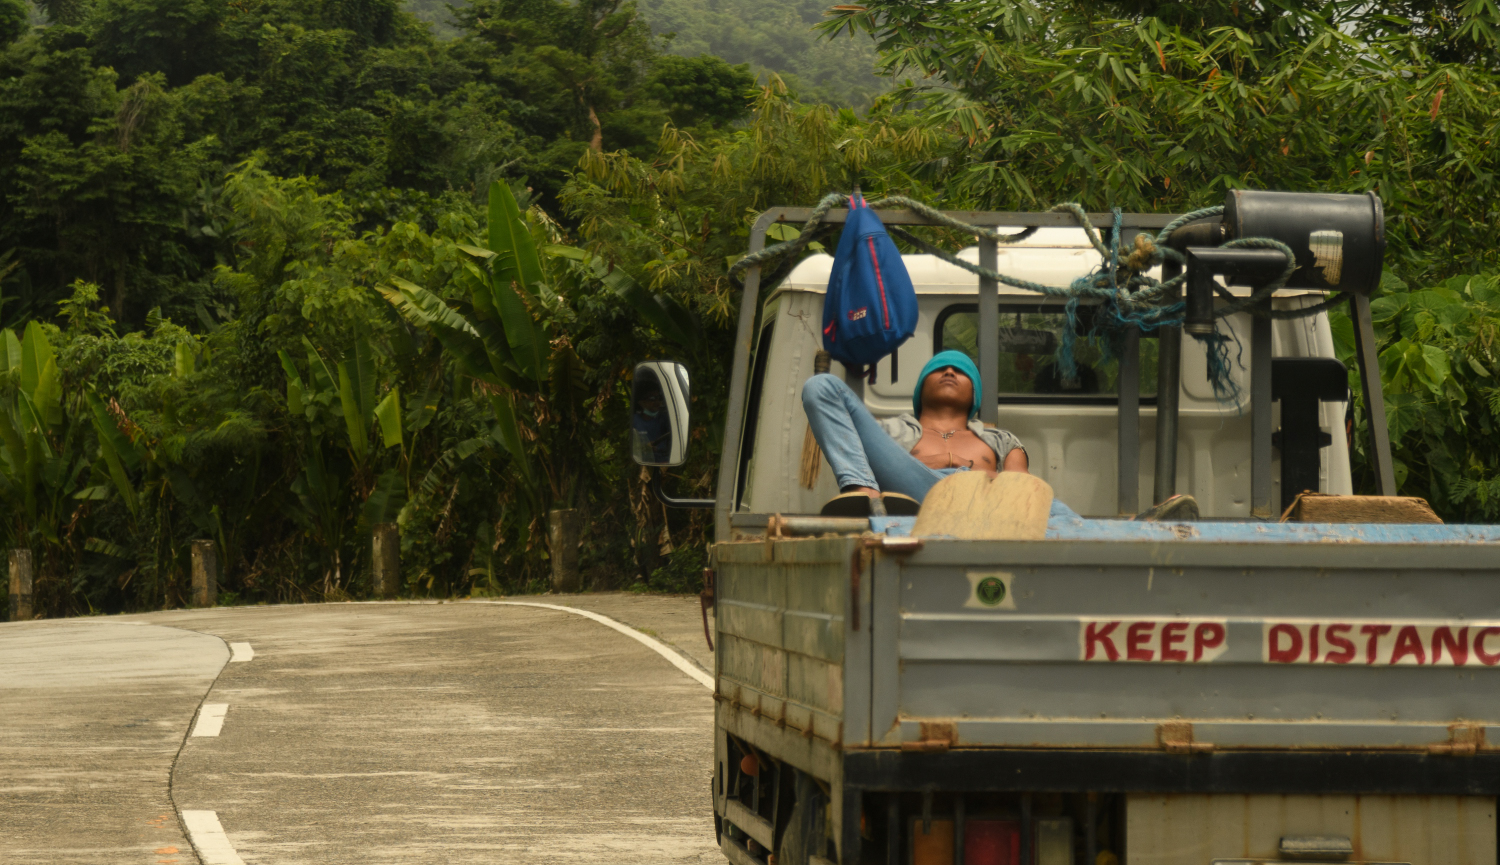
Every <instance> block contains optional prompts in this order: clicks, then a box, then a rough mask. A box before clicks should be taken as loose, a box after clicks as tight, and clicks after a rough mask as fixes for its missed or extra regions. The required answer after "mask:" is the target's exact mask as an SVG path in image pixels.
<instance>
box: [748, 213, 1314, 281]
mask: <svg viewBox="0 0 1500 865" xmlns="http://www.w3.org/2000/svg"><path fill="white" fill-rule="evenodd" d="M996 230H997V231H999V232H1001V233H1002V234H1013V233H1016V232H1019V231H1020V230H1021V229H1019V228H1006V227H1003V226H1002V227H999V228H997V229H996ZM1125 236H1126V237H1127V238H1129V237H1131V236H1132V235H1131V234H1130V233H1129V232H1127V233H1126V235H1125ZM958 257H959V258H961V259H963V260H964V261H968V262H972V263H974V264H978V263H979V249H978V248H977V247H973V246H971V247H969V248H967V249H964V250H961V251H959V253H958ZM901 258H902V260H903V261H904V262H905V263H906V272H907V273H908V274H910V275H911V281H912V285H913V286H914V287H915V288H916V290H917V294H949V295H951V294H978V293H979V277H978V276H975V275H974V274H973V273H970V272H969V271H967V270H964V269H963V268H961V267H958V266H957V265H953V264H949V263H948V262H946V261H944V260H942V259H941V258H938V257H937V256H935V255H927V254H921V255H910V254H908V255H903V256H902V257H901ZM996 262H997V266H996V270H998V271H999V272H1000V273H1003V274H1005V275H1007V276H1014V277H1017V278H1020V279H1025V280H1029V281H1031V282H1038V283H1041V284H1043V285H1053V286H1058V287H1060V288H1067V287H1068V286H1069V285H1070V284H1072V282H1073V280H1075V279H1077V278H1078V277H1080V276H1087V275H1088V274H1089V273H1091V272H1092V271H1094V270H1096V269H1098V267H1099V253H1098V252H1096V251H1094V248H1093V246H1091V245H1090V244H1089V241H1088V237H1087V236H1085V235H1084V233H1083V229H1081V228H1042V229H1038V230H1037V232H1036V233H1035V234H1033V235H1032V236H1030V237H1028V238H1026V239H1025V240H1023V241H1021V242H1019V243H1015V244H1007V245H1003V246H1001V247H1000V248H999V250H997V256H996ZM832 271H833V256H831V255H828V254H826V253H818V254H815V255H810V256H808V257H807V258H806V259H804V260H803V261H802V262H801V263H799V264H798V265H797V266H796V267H795V268H793V269H792V272H791V274H789V275H788V276H787V278H786V280H785V281H783V282H782V284H781V285H780V286H779V287H778V288H777V291H778V292H780V291H808V292H815V293H817V294H822V293H823V292H824V291H826V290H827V289H828V277H829V274H830V273H832ZM1150 274H1151V276H1153V277H1155V278H1157V279H1160V278H1161V268H1159V267H1158V268H1153V269H1152V270H1151V271H1150ZM1221 282H1222V281H1221ZM1230 291H1231V292H1233V293H1234V294H1237V295H1248V294H1250V292H1251V289H1249V288H1244V287H1241V286H1233V287H1232V288H1231V289H1230ZM999 293H1000V294H1001V295H1022V296H1025V297H1040V295H1038V294H1037V293H1036V292H1032V291H1027V290H1026V289H1024V288H1014V287H1012V286H1009V285H1004V284H1002V285H1001V286H1000V292H999ZM1306 293H1307V292H1304V291H1293V290H1286V289H1283V290H1282V291H1279V292H1277V296H1286V295H1295V294H1306Z"/></svg>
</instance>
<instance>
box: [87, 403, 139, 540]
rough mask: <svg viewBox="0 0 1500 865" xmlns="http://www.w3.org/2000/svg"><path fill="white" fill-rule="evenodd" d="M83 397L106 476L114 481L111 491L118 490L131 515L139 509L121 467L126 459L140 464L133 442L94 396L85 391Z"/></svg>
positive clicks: (132, 485)
mask: <svg viewBox="0 0 1500 865" xmlns="http://www.w3.org/2000/svg"><path fill="white" fill-rule="evenodd" d="M84 398H85V399H87V400H88V404H89V412H90V414H91V415H92V419H93V422H94V431H95V432H97V433H98V434H99V452H100V453H101V454H102V455H103V456H104V464H105V465H106V466H107V467H108V468H109V479H110V480H111V481H113V482H114V484H115V491H116V492H118V493H119V494H120V501H122V502H124V503H125V509H126V510H128V511H130V515H131V516H132V517H133V516H136V515H137V514H138V513H139V512H140V502H139V500H138V499H137V498H136V494H135V485H134V484H132V483H131V482H130V475H129V473H127V472H126V470H125V463H126V462H127V460H129V461H131V462H132V463H133V466H132V467H134V466H139V465H140V457H139V456H138V455H137V454H136V452H135V445H133V444H132V443H131V441H130V439H128V438H126V437H125V434H124V433H122V432H120V428H119V427H118V426H116V425H115V421H114V418H112V417H110V415H109V411H108V409H106V408H105V407H104V403H102V402H100V401H99V398H98V397H96V396H94V395H93V394H91V393H86V394H84Z"/></svg>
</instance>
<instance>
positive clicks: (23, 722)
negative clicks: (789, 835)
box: [0, 595, 723, 865]
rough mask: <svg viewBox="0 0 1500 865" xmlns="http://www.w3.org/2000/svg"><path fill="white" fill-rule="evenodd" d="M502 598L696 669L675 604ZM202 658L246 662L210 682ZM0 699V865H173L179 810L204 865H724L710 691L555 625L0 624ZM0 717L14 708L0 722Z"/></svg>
mask: <svg viewBox="0 0 1500 865" xmlns="http://www.w3.org/2000/svg"><path fill="white" fill-rule="evenodd" d="M523 600H536V601H543V602H547V603H559V602H564V603H567V604H572V605H578V606H583V607H588V608H594V609H598V610H600V611H601V612H604V613H605V614H607V615H610V616H613V617H615V618H617V619H620V620H621V621H624V622H626V623H628V624H630V625H632V626H635V627H638V628H640V629H641V630H642V631H645V632H649V633H652V634H655V635H657V636H659V637H661V638H662V639H663V640H664V641H667V642H671V643H676V644H678V645H679V646H680V647H681V648H682V649H683V650H684V653H685V654H688V655H689V656H697V658H696V659H697V660H698V661H699V662H704V661H708V660H709V656H708V653H707V651H706V646H704V645H703V644H702V626H701V624H700V623H699V621H698V613H697V606H696V600H695V599H683V598H662V597H648V596H628V595H619V596H609V595H604V596H576V597H572V598H566V599H559V598H556V597H549V598H535V599H523ZM124 621H133V622H140V623H141V624H136V625H130V624H124V623H123V622H124ZM226 642H227V643H248V644H249V645H250V648H251V650H252V651H253V653H254V657H253V659H252V660H250V661H248V662H244V663H238V662H231V663H225V661H226V660H227V658H228V657H229V651H228V650H227V648H226V645H225V644H226ZM242 654H243V651H242ZM16 670H20V671H21V673H20V674H19V675H16V674H15V672H14V671H16ZM57 671H70V672H68V673H67V675H66V676H60V677H59V676H57V675H56V674H57ZM215 674H217V679H215V678H214V676H215ZM0 701H3V702H0V705H3V706H5V709H4V711H3V716H0V717H3V720H0V798H3V799H4V803H3V807H0V814H3V816H0V862H11V861H16V862H90V863H94V862H99V863H106V862H107V863H114V862H121V863H127V862H128V863H138V862H149V863H156V865H188V863H192V862H194V861H195V857H194V853H193V848H192V847H191V846H189V845H188V844H187V843H186V841H185V839H184V833H183V831H182V830H181V829H180V828H179V824H178V816H177V815H178V813H179V812H195V811H211V812H213V813H214V815H216V818H217V820H218V823H219V824H220V825H221V826H222V828H223V830H224V832H225V836H224V838H225V840H227V842H228V846H229V847H232V848H233V852H232V853H229V854H224V853H222V852H221V853H213V852H212V851H207V852H205V856H204V861H208V862H213V861H215V857H221V856H224V855H229V856H238V857H239V858H240V859H241V860H242V861H243V862H245V863H249V865H260V863H268V865H269V863H277V865H298V863H318V865H324V863H344V862H348V863H355V862H358V863H406V862H418V861H421V862H428V861H441V862H454V863H457V862H485V863H509V862H516V863H520V862H525V863H551V862H570V863H571V862H589V863H597V862H611V863H630V862H640V863H674V862H713V863H717V862H721V861H723V860H722V856H721V854H720V853H719V852H718V850H717V848H716V846H715V844H714V837H713V824H712V815H711V811H710V805H709V790H708V786H709V772H710V768H711V764H712V739H711V733H712V705H713V704H712V700H711V698H710V695H709V692H708V690H707V689H706V688H704V687H703V686H702V685H701V684H700V683H699V682H697V681H695V680H694V679H692V678H689V677H688V676H687V675H684V674H683V672H681V671H680V670H678V669H677V668H675V667H673V666H672V665H671V664H669V663H668V662H667V661H666V660H664V659H663V658H662V657H660V656H659V655H657V654H656V653H654V652H652V651H651V650H650V649H648V648H647V647H645V646H642V645H641V644H639V643H637V642H635V641H634V640H632V639H630V638H628V637H626V636H623V635H621V634H618V633H616V632H614V631H611V630H609V629H608V628H606V627H605V626H603V625H600V624H598V623H596V622H592V621H589V620H587V619H584V618H581V617H579V616H576V615H573V614H570V613H566V612H559V611H552V610H544V609H536V608H528V607H514V606H500V605H495V604H489V603H484V602H465V603H448V604H339V605H314V606H289V607H259V608H255V607H252V608H236V609H223V610H207V611H179V612H167V613H155V614H150V615H147V616H137V617H129V618H127V619H125V620H120V619H114V620H100V619H95V620H82V621H69V622H58V623H52V622H38V623H23V624H19V625H0ZM200 701H201V702H202V703H203V704H204V706H205V707H212V706H227V708H226V709H224V715H223V722H222V728H221V730H220V732H219V734H218V735H217V736H187V735H186V734H187V732H188V729H189V726H190V724H191V719H192V718H193V714H194V711H195V710H196V709H197V707H198V703H199V702H200ZM12 705H23V706H26V707H27V708H26V709H25V710H24V711H23V712H21V713H19V714H17V715H15V716H14V720H13V713H12V711H11V709H10V707H11V706H12ZM132 724H133V725H135V726H130V725H132ZM209 726H212V725H211V724H210V725H209ZM179 746H180V748H181V752H180V754H178V753H177V750H178V748H179ZM174 755H175V768H174V766H173V757H174ZM169 784H170V786H169ZM13 818H14V819H13ZM173 848H175V849H173ZM222 861H227V862H232V861H233V859H223V860H222Z"/></svg>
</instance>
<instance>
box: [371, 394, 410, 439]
mask: <svg viewBox="0 0 1500 865" xmlns="http://www.w3.org/2000/svg"><path fill="white" fill-rule="evenodd" d="M375 419H376V420H377V421H379V422H380V435H381V438H382V439H383V440H384V441H385V446H386V447H388V448H394V447H401V446H402V445H403V444H405V442H404V440H403V437H402V434H401V390H400V389H399V388H396V387H392V388H391V392H390V393H388V394H386V395H385V399H383V400H381V401H380V405H377V406H375Z"/></svg>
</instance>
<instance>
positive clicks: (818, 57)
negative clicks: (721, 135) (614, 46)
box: [640, 0, 890, 123]
mask: <svg viewBox="0 0 1500 865" xmlns="http://www.w3.org/2000/svg"><path fill="white" fill-rule="evenodd" d="M640 5H641V13H642V15H643V16H644V17H645V19H646V20H647V21H648V22H649V23H650V24H651V29H652V30H653V31H655V32H656V33H659V34H663V35H665V34H671V37H672V38H671V41H670V42H668V43H667V46H668V49H669V50H670V51H672V52H673V53H675V54H680V55H683V56H686V57H693V56H697V55H705V54H706V55H713V56H716V57H722V58H724V59H725V60H726V61H728V62H730V63H736V64H746V65H748V66H749V67H750V69H751V71H752V72H754V74H755V75H756V76H757V77H761V78H763V77H765V76H767V75H770V74H775V75H777V76H779V77H780V78H781V79H782V80H784V81H786V82H787V83H788V84H790V85H791V87H792V89H793V90H795V91H796V92H798V93H799V94H800V95H801V96H802V97H803V98H804V99H807V100H809V101H813V102H825V103H828V104H831V105H845V106H850V107H853V108H858V109H865V108H868V107H869V105H870V103H871V101H872V100H873V99H874V98H875V97H876V96H878V95H880V94H881V93H883V92H884V91H885V90H887V89H888V88H889V86H890V85H889V81H888V79H885V78H882V77H880V76H878V75H876V73H875V64H876V60H877V58H876V52H875V44H874V42H873V41H872V40H870V39H869V38H868V37H866V36H864V35H863V34H860V35H859V36H857V37H855V38H843V39H835V40H827V39H819V38H818V34H817V32H816V31H815V30H814V26H815V25H816V24H818V23H819V22H820V21H822V20H823V14H824V12H825V10H827V9H828V8H829V6H831V5H833V4H831V3H829V2H826V0H641V2H640ZM679 123H680V121H679Z"/></svg>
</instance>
